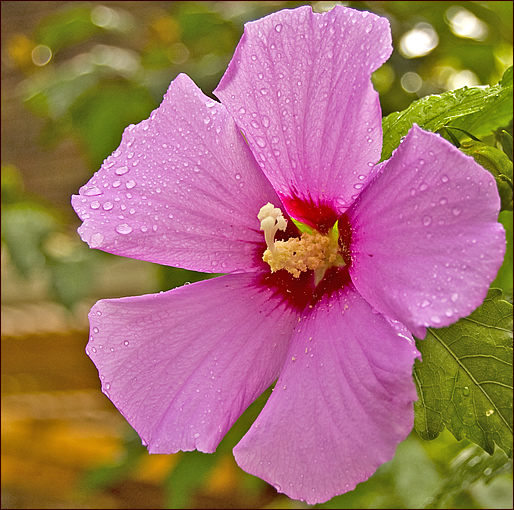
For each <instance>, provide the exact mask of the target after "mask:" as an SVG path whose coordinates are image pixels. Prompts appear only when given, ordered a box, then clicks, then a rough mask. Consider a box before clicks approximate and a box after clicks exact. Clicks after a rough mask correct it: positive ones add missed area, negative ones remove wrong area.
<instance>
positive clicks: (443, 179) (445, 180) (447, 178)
mask: <svg viewBox="0 0 514 510" xmlns="http://www.w3.org/2000/svg"><path fill="white" fill-rule="evenodd" d="M449 180H450V178H449V177H448V176H447V175H446V174H444V175H443V176H442V177H441V181H443V182H444V183H447V182H448V181H449Z"/></svg>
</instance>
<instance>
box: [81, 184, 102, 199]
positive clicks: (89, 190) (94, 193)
mask: <svg viewBox="0 0 514 510" xmlns="http://www.w3.org/2000/svg"><path fill="white" fill-rule="evenodd" d="M102 194H103V192H102V191H101V190H100V189H98V188H97V187H96V186H93V187H92V188H87V189H86V190H85V191H84V193H83V195H86V196H88V197H96V196H98V195H102Z"/></svg>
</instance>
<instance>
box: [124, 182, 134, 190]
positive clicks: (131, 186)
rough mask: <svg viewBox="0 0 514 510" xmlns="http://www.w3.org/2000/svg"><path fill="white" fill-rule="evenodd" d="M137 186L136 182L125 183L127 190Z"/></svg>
mask: <svg viewBox="0 0 514 510" xmlns="http://www.w3.org/2000/svg"><path fill="white" fill-rule="evenodd" d="M135 185H136V182H135V181H127V182H126V183H125V187H126V188H127V189H132V188H133V187H134V186H135Z"/></svg>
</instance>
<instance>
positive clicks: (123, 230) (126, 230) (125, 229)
mask: <svg viewBox="0 0 514 510" xmlns="http://www.w3.org/2000/svg"><path fill="white" fill-rule="evenodd" d="M115 230H116V232H118V234H123V235H126V234H130V233H131V232H132V227H131V226H130V225H128V224H127V223H122V224H121V225H118V226H117V227H116V229H115Z"/></svg>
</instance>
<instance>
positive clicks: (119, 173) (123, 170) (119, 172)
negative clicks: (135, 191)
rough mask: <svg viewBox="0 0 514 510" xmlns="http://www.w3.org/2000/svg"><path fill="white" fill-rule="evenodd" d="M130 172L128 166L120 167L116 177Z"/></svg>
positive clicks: (117, 169)
mask: <svg viewBox="0 0 514 510" xmlns="http://www.w3.org/2000/svg"><path fill="white" fill-rule="evenodd" d="M129 170H130V169H129V167H128V166H120V167H119V168H116V175H123V174H126V173H127V172H128V171H129Z"/></svg>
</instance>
